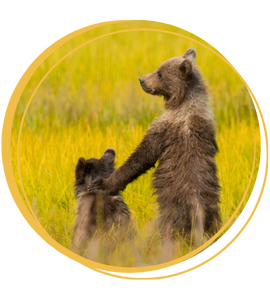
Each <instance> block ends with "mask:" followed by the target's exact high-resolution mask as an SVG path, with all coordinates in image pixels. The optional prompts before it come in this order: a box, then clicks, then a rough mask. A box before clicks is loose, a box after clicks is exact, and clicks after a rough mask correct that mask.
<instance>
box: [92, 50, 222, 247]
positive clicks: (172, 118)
mask: <svg viewBox="0 0 270 300" xmlns="http://www.w3.org/2000/svg"><path fill="white" fill-rule="evenodd" d="M195 58H196V52H195V50H194V49H192V48H190V49H188V50H187V51H186V52H185V54H184V55H183V56H180V57H175V58H171V59H169V60H167V61H165V62H164V63H162V64H161V65H160V66H159V67H158V68H157V69H156V70H155V71H154V72H152V73H149V74H147V75H145V76H142V77H140V78H139V80H140V84H141V87H142V88H143V90H144V91H145V92H146V93H149V94H152V95H160V96H163V97H164V100H165V108H166V111H165V113H164V114H163V115H161V116H160V117H159V118H158V119H157V120H156V121H154V122H153V123H152V125H151V128H150V129H149V130H148V131H147V132H146V134H145V136H144V138H143V140H142V142H141V144H140V145H139V146H138V147H137V149H136V150H135V151H134V152H133V153H132V154H131V155H130V157H129V158H128V159H127V160H126V161H125V163H124V164H123V165H122V166H120V167H119V168H118V169H116V170H115V172H114V173H113V174H112V175H111V176H110V177H109V178H107V179H98V180H95V181H93V182H91V184H90V185H89V186H88V190H89V191H103V192H104V193H105V194H111V195H114V194H116V193H117V192H118V191H120V190H124V189H125V187H126V185H127V184H128V183H130V182H132V181H133V180H135V179H136V178H137V177H138V176H140V175H141V174H143V173H145V172H146V171H147V170H148V169H150V168H152V167H154V165H155V163H156V162H157V161H159V164H158V167H157V168H156V170H155V172H154V180H153V187H154V188H155V189H156V191H155V194H157V196H158V197H157V202H158V204H159V207H160V217H159V226H160V228H161V233H162V234H163V236H165V237H168V236H173V235H179V234H184V235H186V236H187V237H188V238H190V237H191V236H192V237H193V240H194V241H195V242H196V244H200V243H201V238H202V234H203V232H206V233H207V235H208V236H211V235H213V234H214V233H215V232H217V230H218V229H219V226H220V216H219V207H218V203H219V189H220V187H219V180H218V177H217V166H216V162H215V154H216V153H217V151H218V147H217V143H216V138H215V135H216V133H215V125H214V121H213V117H212V113H211V110H210V108H209V104H208V102H209V96H208V93H207V89H206V86H205V84H204V81H203V79H202V76H201V74H200V72H199V70H198V67H197V66H196V63H195Z"/></svg>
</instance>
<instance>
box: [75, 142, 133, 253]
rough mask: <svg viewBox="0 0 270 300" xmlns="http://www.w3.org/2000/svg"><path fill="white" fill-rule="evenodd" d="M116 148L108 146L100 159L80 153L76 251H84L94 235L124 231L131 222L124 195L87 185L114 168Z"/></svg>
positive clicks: (108, 174) (76, 184)
mask: <svg viewBox="0 0 270 300" xmlns="http://www.w3.org/2000/svg"><path fill="white" fill-rule="evenodd" d="M114 160H115V151H114V149H112V148H108V149H107V150H106V151H105V152H104V154H103V155H102V156H101V158H100V159H96V158H91V159H85V158H83V157H80V158H79V160H78V163H77V165H76V169H75V179H76V180H75V183H74V187H75V197H76V198H78V208H77V217H76V225H75V228H74V234H73V245H72V248H73V251H75V252H82V251H85V250H86V249H87V247H88V244H89V242H90V241H91V239H92V238H93V237H98V236H101V234H104V233H108V232H109V233H110V234H112V233H113V234H116V235H118V236H119V233H120V232H121V233H123V232H124V229H125V230H127V229H128V227H129V226H128V225H129V223H130V211H129V208H128V206H127V204H126V203H125V202H124V200H123V198H122V197H121V196H120V195H119V194H116V195H114V196H110V195H102V194H99V193H91V192H89V191H88V190H87V186H88V185H89V184H90V183H91V182H92V181H93V180H96V179H99V178H103V179H106V178H108V177H109V176H110V175H111V174H112V173H113V172H114Z"/></svg>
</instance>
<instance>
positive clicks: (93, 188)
mask: <svg viewBox="0 0 270 300" xmlns="http://www.w3.org/2000/svg"><path fill="white" fill-rule="evenodd" d="M105 189H106V188H105V184H104V179H102V178H101V179H97V180H94V181H93V182H91V183H90V184H89V185H88V186H87V190H88V191H89V192H91V193H96V192H102V193H105Z"/></svg>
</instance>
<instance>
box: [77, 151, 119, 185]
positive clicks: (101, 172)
mask: <svg viewBox="0 0 270 300" xmlns="http://www.w3.org/2000/svg"><path fill="white" fill-rule="evenodd" d="M114 160H115V151H114V149H112V148H108V149H107V150H106V151H105V152H104V153H103V155H102V156H101V158H100V159H96V158H90V159H85V158H84V157H80V158H79V160H78V163H77V165H76V169H75V179H76V181H75V185H76V186H77V187H78V186H79V185H83V186H85V187H86V186H87V185H88V184H89V183H91V182H92V181H93V180H96V179H99V178H108V177H110V175H111V174H112V173H113V171H114Z"/></svg>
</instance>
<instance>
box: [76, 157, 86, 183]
mask: <svg viewBox="0 0 270 300" xmlns="http://www.w3.org/2000/svg"><path fill="white" fill-rule="evenodd" d="M85 166H86V159H85V158H84V157H80V158H79V160H78V162H77V165H76V169H75V178H76V179H79V178H80V177H82V176H83V172H84V169H85Z"/></svg>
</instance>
